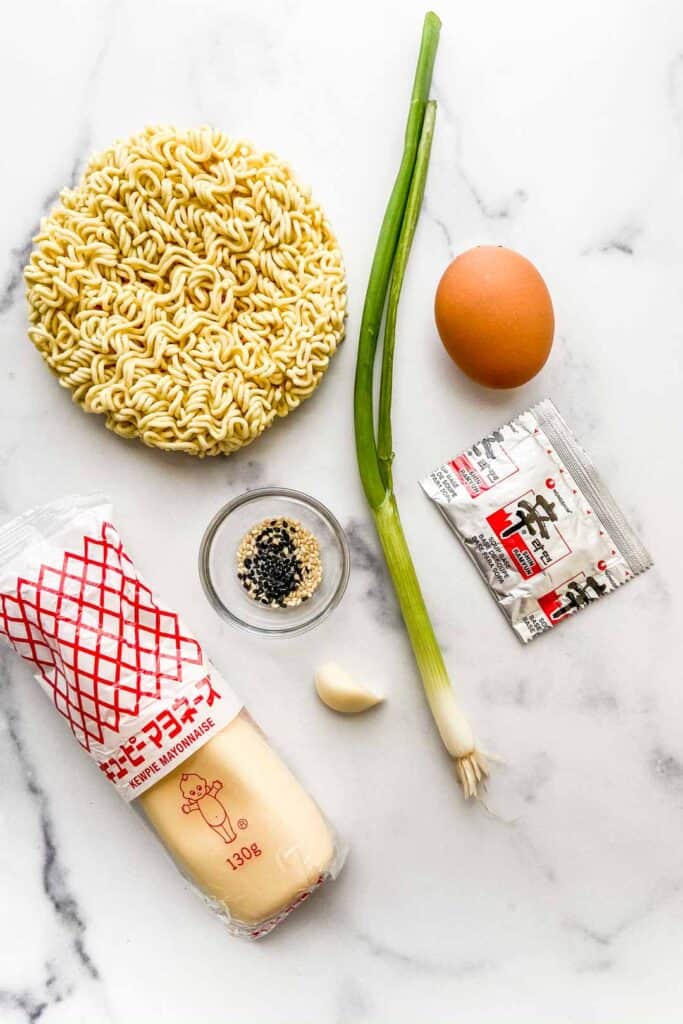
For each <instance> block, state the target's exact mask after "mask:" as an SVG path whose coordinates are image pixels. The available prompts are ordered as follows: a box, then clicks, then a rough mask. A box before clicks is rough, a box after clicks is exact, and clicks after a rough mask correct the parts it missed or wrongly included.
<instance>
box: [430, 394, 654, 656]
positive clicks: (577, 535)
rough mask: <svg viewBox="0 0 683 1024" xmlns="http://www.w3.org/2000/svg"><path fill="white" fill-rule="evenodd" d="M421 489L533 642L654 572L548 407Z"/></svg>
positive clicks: (523, 417) (500, 432) (501, 431)
mask: <svg viewBox="0 0 683 1024" xmlns="http://www.w3.org/2000/svg"><path fill="white" fill-rule="evenodd" d="M421 483H422V488H423V490H424V491H425V493H426V494H427V495H428V497H429V498H431V499H432V501H434V502H435V503H436V505H437V508H438V509H439V511H440V512H441V514H442V515H443V517H444V519H445V520H446V522H447V523H448V525H449V526H450V527H451V529H452V530H453V532H454V533H455V535H456V537H457V538H458V540H459V541H460V542H461V543H462V545H463V547H464V548H465V551H466V552H467V554H468V555H469V556H470V558H471V559H472V561H473V562H474V564H475V565H476V566H477V568H478V570H479V572H480V574H481V576H482V577H483V579H484V580H485V582H486V584H487V586H488V588H489V590H490V591H491V593H492V594H493V596H494V597H495V599H496V601H497V603H498V606H499V608H500V610H501V611H502V612H503V614H504V615H505V617H506V618H507V620H508V622H509V623H510V625H511V626H512V628H513V629H514V630H515V632H516V634H517V635H518V637H519V638H520V639H521V640H522V641H523V642H525V643H526V642H528V641H529V640H533V638H534V637H536V636H539V635H540V634H541V633H545V632H547V631H548V630H549V629H552V628H553V627H554V626H557V625H558V624H559V623H560V622H562V621H563V620H564V619H566V618H567V617H568V616H570V615H573V614H574V613H575V612H577V611H579V610H581V609H582V608H586V607H587V606H588V605H590V604H593V603H594V602H595V601H596V600H598V599H599V598H601V597H604V596H605V595H606V594H609V593H611V592H612V591H613V590H615V589H616V588H617V587H619V586H621V585H622V584H623V583H627V582H628V581H629V580H631V579H633V577H634V576H637V575H638V574H639V573H641V572H644V571H645V569H648V568H649V567H650V565H651V564H652V560H651V558H650V556H649V555H648V553H647V551H646V550H645V548H644V547H643V545H642V543H641V542H640V540H639V539H638V537H637V536H636V534H635V532H634V531H633V529H632V528H631V527H630V526H629V524H628V523H627V522H626V519H625V518H624V515H623V513H622V512H621V510H620V509H619V507H618V506H617V503H616V501H615V500H614V498H613V497H612V495H611V494H610V492H609V491H608V490H607V487H606V486H605V483H604V481H603V479H602V477H601V476H600V474H599V473H598V471H597V470H596V468H595V466H594V465H593V462H592V460H591V459H590V456H589V455H588V454H587V452H586V451H585V450H584V449H583V448H582V447H581V445H580V444H579V442H578V441H577V440H576V438H575V437H574V435H573V434H572V432H571V430H570V429H569V427H568V426H567V424H566V422H565V421H564V419H563V418H562V417H561V416H560V414H559V412H558V411H557V409H556V408H555V406H554V405H553V403H552V402H551V401H550V400H549V399H546V400H544V401H542V402H540V403H539V404H538V405H536V406H534V408H533V409H530V410H529V411H528V412H523V413H521V414H520V415H519V416H518V417H517V418H516V419H514V420H512V422H510V423H506V424H504V425H503V426H502V427H499V428H498V429H497V430H494V431H493V432H492V433H491V434H490V435H489V436H488V437H485V438H483V439H482V440H481V441H479V442H478V443H477V444H475V445H472V447H471V448H468V450H467V451H465V452H462V453H461V454H460V455H457V456H456V457H455V458H453V459H451V460H450V462H447V463H445V464H444V465H443V466H439V468H438V469H436V470H434V472H433V473H430V475H429V476H428V477H425V479H424V480H422V482H421Z"/></svg>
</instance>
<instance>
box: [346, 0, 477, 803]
mask: <svg viewBox="0 0 683 1024" xmlns="http://www.w3.org/2000/svg"><path fill="white" fill-rule="evenodd" d="M440 28H441V22H440V21H439V19H438V17H437V16H436V15H435V14H433V13H431V12H430V13H429V14H427V16H426V17H425V21H424V27H423V31H422V42H421V46H420V53H419V57H418V62H417V70H416V72H415V81H414V84H413V92H412V96H411V101H410V111H409V114H408V123H407V126H406V135H405V144H404V150H403V158H402V160H401V165H400V167H399V171H398V175H397V177H396V182H395V184H394V187H393V190H392V193H391V196H390V198H389V203H388V205H387V209H386V212H385V214H384V220H383V222H382V227H381V229H380V233H379V238H378V240H377V247H376V249H375V256H374V259H373V263H372V268H371V271H370V279H369V281H368V289H367V294H366V297H365V306H364V308H363V318H362V321H361V327H360V336H359V341H358V356H357V363H356V383H355V393H354V412H355V430H356V452H357V456H358V468H359V471H360V476H361V481H362V483H363V489H364V491H365V495H366V498H367V500H368V504H369V505H370V508H371V510H372V514H373V517H374V520H375V525H376V527H377V533H378V535H379V539H380V542H381V545H382V549H383V551H384V557H385V559H386V563H387V567H388V569H389V573H390V575H391V578H392V580H393V584H394V588H395V590H396V595H397V597H398V601H399V605H400V608H401V613H402V615H403V620H404V622H405V624H406V628H407V630H408V635H409V637H410V642H411V644H412V647H413V652H414V654H415V660H416V661H417V665H418V668H419V670H420V675H421V677H422V682H423V685H424V690H425V695H426V697H427V701H428V702H429V707H430V708H431V711H432V714H433V716H434V721H435V722H436V725H437V728H438V730H439V734H440V736H441V739H442V741H443V744H444V746H445V747H446V750H447V751H448V753H449V754H450V755H451V757H453V758H454V759H455V766H456V772H457V776H458V781H459V782H460V785H461V786H462V789H463V792H464V794H465V797H466V798H469V797H471V796H476V795H477V793H478V790H479V788H480V786H482V784H483V783H484V781H485V779H486V777H487V775H488V768H487V765H486V761H485V759H484V757H483V756H482V754H481V753H480V752H479V751H478V750H477V747H476V743H475V740H474V736H473V734H472V730H471V728H470V726H469V723H468V722H467V719H466V718H465V716H464V715H463V714H462V712H461V711H460V709H459V708H458V705H457V703H456V699H455V694H454V692H453V688H452V686H451V682H450V679H449V676H448V671H447V669H446V665H445V663H444V660H443V655H442V653H441V648H440V647H439V644H438V641H437V639H436V636H435V634H434V629H433V627H432V624H431V621H430V619H429V614H428V612H427V608H426V605H425V602H424V598H423V596H422V591H421V589H420V584H419V581H418V578H417V574H416V572H415V566H414V565H413V560H412V558H411V556H410V551H409V549H408V544H407V542H406V538H405V535H404V533H403V527H402V525H401V519H400V516H399V512H398V506H397V504H396V498H395V496H394V492H393V482H392V470H391V466H392V461H393V457H394V453H393V449H392V438H391V396H392V375H393V360H394V347H395V341H396V319H397V312H398V303H399V298H400V294H401V286H402V284H403V277H404V274H405V270H406V266H407V263H408V256H409V254H410V248H411V244H412V240H413V235H414V234H415V228H416V225H417V221H418V217H419V214H420V207H421V205H422V197H423V195H424V188H425V181H426V178H427V168H428V166H429V155H430V151H431V144H432V138H433V134H434V121H435V117H436V103H435V102H434V101H429V99H428V97H429V89H430V85H431V79H432V70H433V67H434V58H435V56H436V48H437V45H438V41H439V31H440ZM387 289H388V291H389V298H388V302H387ZM385 303H386V306H387V310H386V322H385V329H384V343H383V353H382V376H381V382H380V398H379V414H378V426H377V439H376V438H375V417H374V412H373V380H374V367H375V355H376V351H377V342H378V338H379V333H380V327H381V323H382V316H383V314H384V307H385Z"/></svg>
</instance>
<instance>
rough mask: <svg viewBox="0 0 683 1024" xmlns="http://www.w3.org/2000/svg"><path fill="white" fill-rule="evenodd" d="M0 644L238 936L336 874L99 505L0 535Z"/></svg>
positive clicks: (259, 741)
mask: <svg viewBox="0 0 683 1024" xmlns="http://www.w3.org/2000/svg"><path fill="white" fill-rule="evenodd" d="M0 634H2V635H3V636H4V638H5V639H6V640H7V641H8V642H9V643H10V644H11V646H12V647H13V648H14V649H15V651H16V652H17V653H18V654H20V655H21V656H22V657H23V658H25V659H26V660H27V661H28V662H30V664H31V666H32V668H33V671H34V673H35V677H36V678H37V680H38V682H39V684H40V686H41V687H42V689H43V690H44V691H45V692H46V693H47V695H48V697H49V698H50V700H51V701H52V703H53V704H54V706H55V708H56V710H57V711H58V712H59V714H60V715H61V716H62V717H63V718H64V719H65V720H66V722H67V723H68V725H69V727H70V729H71V731H72V733H73V734H74V736H75V738H76V739H77V740H78V742H79V743H80V744H81V746H82V747H83V749H84V750H85V751H86V752H87V753H88V754H89V755H90V757H91V758H92V760H93V761H94V762H95V763H96V764H97V766H98V768H99V769H100V771H101V772H103V774H104V775H105V776H106V778H107V779H108V780H109V781H110V782H111V784H112V785H113V786H115V787H116V789H117V791H118V792H119V794H120V795H121V796H122V797H123V798H124V800H126V801H128V802H129V803H131V804H132V805H133V806H134V807H135V808H136V809H137V810H138V811H139V813H141V814H142V816H143V817H144V818H145V819H146V820H147V821H148V822H149V824H150V825H151V826H152V828H153V829H154V830H155V831H156V833H157V835H158V836H159V838H160V839H161V840H162V842H163V843H164V845H165V846H166V849H167V850H168V851H169V852H170V854H171V856H172V858H173V860H174V861H175V863H176V864H177V866H178V868H179V869H180V870H181V872H182V873H183V874H184V875H186V876H187V877H188V878H189V879H191V880H192V882H193V883H194V884H195V886H196V887H197V889H198V891H199V892H200V894H201V895H202V896H203V897H204V898H205V900H206V901H207V902H208V903H209V904H210V906H211V907H212V908H213V909H214V910H215V911H216V912H217V913H218V914H219V915H220V916H221V917H222V919H223V920H224V921H225V923H226V924H227V925H228V927H229V929H230V930H231V931H232V932H233V933H235V934H239V935H245V936H249V937H252V938H258V937H260V936H262V935H265V934H266V933H267V932H269V931H271V930H272V929H273V928H274V927H275V926H276V925H277V924H278V923H279V922H280V921H282V920H283V919H284V918H285V917H286V916H287V915H288V914H289V913H290V912H291V911H292V910H293V909H294V908H295V907H297V906H298V905H299V904H300V903H302V902H304V901H305V900H306V899H307V898H308V897H309V896H310V894H311V893H312V892H313V891H314V889H316V888H317V887H318V886H319V885H321V884H322V883H323V882H325V881H326V880H327V879H330V878H334V877H335V876H336V874H337V872H338V871H339V870H340V868H341V866H342V864H343V859H344V851H343V849H342V848H341V847H340V845H339V843H338V841H337V839H336V837H335V835H334V832H333V830H332V829H331V827H330V825H329V824H328V822H327V821H326V819H325V818H324V816H323V815H322V813H321V811H320V810H319V808H318V807H317V805H316V804H315V802H314V801H313V799H312V798H311V797H310V796H309V795H308V793H307V792H306V790H305V789H304V788H303V787H302V786H301V784H300V783H299V782H298V781H297V779H296V778H295V777H294V776H293V775H292V773H291V772H290V771H289V769H288V768H287V767H286V765H285V764H284V763H283V762H282V760H281V759H280V757H279V756H278V755H277V754H276V753H275V751H274V750H273V749H272V747H271V746H270V745H269V744H268V742H267V740H266V739H265V737H264V735H263V734H262V732H261V731H260V730H259V728H258V727H257V726H256V725H255V724H254V722H253V721H252V719H251V718H250V716H249V715H248V713H247V712H246V711H245V710H244V708H243V707H242V704H241V702H240V700H239V699H238V697H237V696H236V694H235V693H234V692H233V690H232V689H231V688H230V686H229V685H228V684H227V682H226V681H225V679H224V678H223V677H222V676H221V674H220V673H219V672H218V671H217V670H216V669H215V668H214V666H213V665H212V664H211V663H210V662H209V661H208V659H207V658H206V656H205V654H204V651H203V649H202V647H201V645H200V644H199V642H198V640H197V639H196V638H195V637H194V636H193V635H192V633H191V632H190V631H189V630H188V629H187V628H186V627H185V625H184V624H183V622H182V620H181V619H180V618H179V616H178V615H177V614H176V612H175V611H173V610H171V609H170V608H167V607H166V606H165V605H164V604H163V603H162V602H161V601H160V600H159V598H158V597H157V596H156V595H155V594H153V593H152V591H151V590H150V588H149V587H148V586H147V585H146V584H145V583H144V581H143V580H142V578H141V577H140V575H139V574H138V572H137V569H136V568H135V566H134V564H133V562H132V561H131V559H130V557H129V556H128V554H127V553H126V551H125V549H124V547H123V544H122V542H121V538H120V537H119V535H118V533H117V531H116V529H115V527H114V526H113V524H112V522H111V509H110V507H109V505H108V504H107V503H106V501H105V500H104V499H102V498H101V497H80V498H71V499H65V500H63V501H59V502H55V503H53V504H51V505H48V506H45V507H43V508H40V509H37V510H34V511H31V512H27V513H26V514H25V515H23V516H21V517H20V518H18V519H15V520H14V521H12V522H10V523H8V524H7V525H6V526H5V527H3V528H2V529H1V530H0Z"/></svg>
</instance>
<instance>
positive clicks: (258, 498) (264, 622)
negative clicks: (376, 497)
mask: <svg viewBox="0 0 683 1024" xmlns="http://www.w3.org/2000/svg"><path fill="white" fill-rule="evenodd" d="M279 516H286V517H288V518H289V519H295V520H296V521H297V522H299V523H301V524H302V526H304V527H305V528H306V529H307V530H310V532H311V533H312V534H313V535H314V536H315V537H316V538H317V540H318V543H319V544H320V560H321V562H322V579H321V581H320V584H319V585H318V587H317V589H316V590H315V591H314V592H313V593H312V594H311V596H310V598H309V599H308V600H307V601H304V602H303V603H302V604H300V605H297V606H296V607H293V608H272V607H270V606H268V605H261V604H259V603H258V602H257V601H254V600H253V599H252V598H251V597H249V595H248V594H247V592H246V590H245V589H244V587H243V586H242V584H241V582H240V581H239V579H238V578H237V549H238V548H239V546H240V543H241V541H242V538H243V537H244V535H245V534H246V533H248V532H249V530H251V528H252V526H255V525H256V524H257V523H259V522H261V521H262V520H264V519H275V518H278V517H279ZM349 566H350V559H349V548H348V544H347V542H346V537H345V536H344V531H343V530H342V528H341V526H340V525H339V523H338V522H337V520H336V519H335V517H334V516H333V515H332V513H331V512H330V510H329V509H328V508H325V506H324V505H322V504H321V503H320V502H319V501H316V499H315V498H311V497H310V495H308V494H302V493H301V491H290V490H287V489H286V488H284V487H263V488H259V489H258V490H255V491H247V492H246V493H245V494H241V495H240V496H239V498H235V500H234V501H231V502H229V503H228V504H227V505H224V506H223V508H222V509H221V510H220V511H219V512H218V513H217V515H215V516H214V518H213V519H212V520H211V522H210V523H209V525H208V527H207V529H206V532H205V534H204V536H203V538H202V543H201V547H200V549H199V576H200V579H201V581H202V586H203V587H204V592H205V593H206V596H207V597H208V599H209V601H210V602H211V604H212V605H213V607H214V608H215V609H216V611H217V612H218V613H219V615H222V616H223V618H224V619H227V620H228V622H232V623H233V625H235V626H239V627H240V628H241V629H246V630H248V631H249V632H251V633H260V634H262V635H264V636H297V635H298V634H300V633H305V632H306V630H309V629H312V628H313V627H314V626H317V625H318V623H320V622H322V621H323V619H325V618H326V617H327V616H328V615H329V614H330V612H331V611H332V609H333V608H335V607H336V605H337V604H339V602H340V601H341V599H342V597H343V595H344V591H345V590H346V584H347V583H348V580H349Z"/></svg>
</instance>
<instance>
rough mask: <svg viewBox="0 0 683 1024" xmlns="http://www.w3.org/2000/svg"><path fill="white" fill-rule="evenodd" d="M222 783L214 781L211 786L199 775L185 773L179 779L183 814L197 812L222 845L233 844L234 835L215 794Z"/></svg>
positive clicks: (225, 812) (219, 789) (228, 818)
mask: <svg viewBox="0 0 683 1024" xmlns="http://www.w3.org/2000/svg"><path fill="white" fill-rule="evenodd" d="M222 788H223V783H222V782H221V781H220V779H214V781H213V782H212V783H211V785H209V784H208V782H207V781H206V779H203V778H202V776H201V775H196V774H195V773H194V772H185V773H184V774H183V775H182V776H181V777H180V792H181V793H182V794H183V798H184V801H185V802H184V803H183V805H182V811H183V814H191V813H192V811H199V813H200V814H201V816H202V818H203V819H204V821H205V822H206V824H207V825H208V826H209V827H210V828H212V829H213V830H214V832H216V833H217V834H218V835H219V836H220V837H221V839H222V840H223V842H224V843H233V842H234V841H235V839H236V833H235V830H234V828H233V827H232V824H231V822H230V817H229V815H228V812H227V811H226V809H225V807H224V806H223V804H222V803H221V801H220V800H219V799H218V798H217V796H216V794H217V793H220V791H221V790H222Z"/></svg>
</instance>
